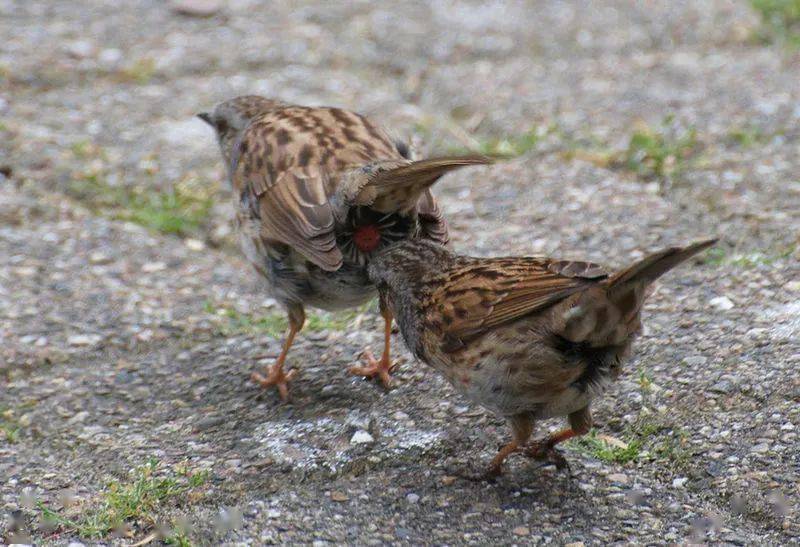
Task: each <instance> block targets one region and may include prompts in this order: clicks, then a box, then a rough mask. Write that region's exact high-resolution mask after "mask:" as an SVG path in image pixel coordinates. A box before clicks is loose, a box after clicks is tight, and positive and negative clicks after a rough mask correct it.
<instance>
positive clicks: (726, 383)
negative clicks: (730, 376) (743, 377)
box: [710, 380, 733, 393]
mask: <svg viewBox="0 0 800 547" xmlns="http://www.w3.org/2000/svg"><path fill="white" fill-rule="evenodd" d="M710 389H711V391H712V392H713V393H730V392H732V391H733V382H731V381H730V380H720V381H719V382H717V383H716V384H714V385H713V386H711V388H710Z"/></svg>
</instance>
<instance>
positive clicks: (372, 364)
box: [350, 349, 397, 389]
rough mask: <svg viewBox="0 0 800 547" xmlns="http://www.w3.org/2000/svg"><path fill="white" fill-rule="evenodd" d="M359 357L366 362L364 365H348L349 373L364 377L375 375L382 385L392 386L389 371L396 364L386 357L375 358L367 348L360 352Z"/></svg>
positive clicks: (387, 387)
mask: <svg viewBox="0 0 800 547" xmlns="http://www.w3.org/2000/svg"><path fill="white" fill-rule="evenodd" d="M361 358H362V359H364V360H365V361H366V362H367V364H366V366H357V365H356V366H352V367H350V374H353V375H354V376H364V377H365V378H375V377H376V376H377V377H378V378H379V379H380V381H381V383H382V384H383V386H384V387H385V388H386V389H389V388H390V387H391V386H392V376H391V372H392V371H393V370H394V369H395V367H396V366H397V365H396V364H394V363H391V362H390V361H389V360H388V359H384V358H381V359H380V360H377V359H375V356H373V355H372V352H371V351H370V350H369V349H365V350H364V351H363V352H362V353H361Z"/></svg>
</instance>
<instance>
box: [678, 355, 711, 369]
mask: <svg viewBox="0 0 800 547" xmlns="http://www.w3.org/2000/svg"><path fill="white" fill-rule="evenodd" d="M683 362H684V363H686V364H687V365H689V366H690V367H699V366H702V365H705V364H706V363H707V362H708V358H707V357H704V356H702V355H690V356H689V357H684V359H683Z"/></svg>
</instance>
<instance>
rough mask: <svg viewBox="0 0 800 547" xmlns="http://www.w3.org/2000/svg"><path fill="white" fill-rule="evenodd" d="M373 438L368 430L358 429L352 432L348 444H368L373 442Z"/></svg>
mask: <svg viewBox="0 0 800 547" xmlns="http://www.w3.org/2000/svg"><path fill="white" fill-rule="evenodd" d="M374 442H375V439H374V438H373V436H372V435H370V434H369V433H368V432H366V431H364V430H363V429H360V430H358V431H356V432H355V433H353V436H352V437H351V438H350V444H370V443H374Z"/></svg>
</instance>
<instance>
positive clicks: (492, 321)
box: [430, 257, 606, 350]
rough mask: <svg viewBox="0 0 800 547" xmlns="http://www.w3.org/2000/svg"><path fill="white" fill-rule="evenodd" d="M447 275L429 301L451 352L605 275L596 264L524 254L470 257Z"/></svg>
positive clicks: (559, 299) (593, 282)
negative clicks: (507, 256) (504, 256)
mask: <svg viewBox="0 0 800 547" xmlns="http://www.w3.org/2000/svg"><path fill="white" fill-rule="evenodd" d="M445 275H446V278H447V280H446V281H445V283H443V284H442V286H441V287H439V288H438V289H437V290H436V291H435V292H434V293H433V294H432V295H431V299H430V303H431V305H433V306H436V310H432V311H433V314H435V316H437V317H440V318H441V330H442V334H443V336H444V339H445V342H446V345H447V346H449V348H450V349H451V350H456V349H458V348H459V347H461V346H462V345H463V344H464V343H466V341H468V340H470V339H472V338H475V337H477V336H480V335H482V334H483V333H485V332H487V331H488V330H491V329H493V328H495V327H497V326H500V325H503V324H506V323H510V322H512V321H514V320H516V319H519V318H521V317H524V316H526V315H529V314H531V313H534V312H536V311H539V310H542V309H544V308H547V307H548V306H551V305H553V304H555V303H557V302H559V301H561V300H563V299H564V298H566V297H567V296H569V295H571V294H573V293H576V292H578V291H581V290H584V289H585V288H586V287H588V286H590V285H593V284H595V283H597V282H598V281H601V280H603V279H605V278H606V273H605V272H604V271H603V270H602V269H601V268H600V267H599V266H597V265H596V264H591V263H588V262H576V261H557V260H551V259H546V258H524V257H522V258H495V259H489V260H485V259H483V260H480V261H477V260H475V261H466V262H465V263H462V264H461V265H460V266H457V267H455V268H454V269H453V270H452V271H450V272H447V273H446V274H445ZM433 314H432V315H433Z"/></svg>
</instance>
